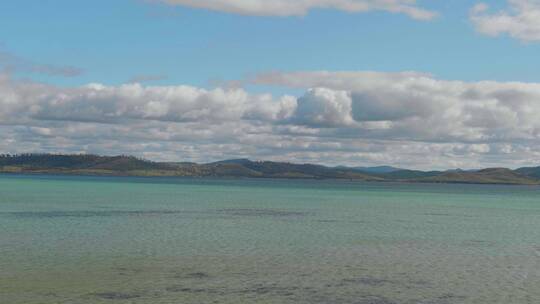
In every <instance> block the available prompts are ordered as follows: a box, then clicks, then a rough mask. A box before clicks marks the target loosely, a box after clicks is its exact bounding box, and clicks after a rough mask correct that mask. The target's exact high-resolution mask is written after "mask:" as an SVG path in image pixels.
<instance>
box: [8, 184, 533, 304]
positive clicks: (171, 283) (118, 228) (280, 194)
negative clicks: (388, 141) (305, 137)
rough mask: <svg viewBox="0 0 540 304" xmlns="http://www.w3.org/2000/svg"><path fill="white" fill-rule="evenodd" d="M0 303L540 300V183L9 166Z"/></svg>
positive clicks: (392, 303) (390, 303)
mask: <svg viewBox="0 0 540 304" xmlns="http://www.w3.org/2000/svg"><path fill="white" fill-rule="evenodd" d="M0 303H10V304H11V303H13V304H17V303H21V304H22V303H24V304H34V303H36V304H37V303H358V304H368V303H369V304H400V303H407V304H409V303H411V304H412V303H415V304H416V303H422V304H452V303H504V304H508V303H540V188H539V187H525V186H524V187H521V186H476V185H423V184H387V183H354V182H343V181H291V180H212V179H179V178H178V179H175V178H102V177H48V176H6V175H4V176H0Z"/></svg>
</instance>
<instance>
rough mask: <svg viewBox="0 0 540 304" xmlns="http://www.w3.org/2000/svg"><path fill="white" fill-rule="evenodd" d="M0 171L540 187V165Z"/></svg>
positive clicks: (114, 165)
mask: <svg viewBox="0 0 540 304" xmlns="http://www.w3.org/2000/svg"><path fill="white" fill-rule="evenodd" d="M0 173H19V174H66V175H103V176H147V177H152V176H155V177H158V176H162V177H175V176H176V177H224V178H225V177H226V178H231V177H232V178H289V179H338V180H340V179H341V180H357V181H379V182H411V183H412V182H423V183H463V184H508V185H540V167H528V168H519V169H516V170H511V169H507V168H488V169H481V170H471V171H463V170H449V171H419V170H407V169H400V168H394V167H389V166H380V167H343V166H340V167H328V166H322V165H316V164H294V163H286V162H273V161H251V160H249V159H234V160H224V161H219V162H213V163H206V164H197V163H190V162H154V161H149V160H145V159H140V158H136V157H133V156H125V155H121V156H99V155H88V154H73V155H65V154H17V155H9V154H4V155H0Z"/></svg>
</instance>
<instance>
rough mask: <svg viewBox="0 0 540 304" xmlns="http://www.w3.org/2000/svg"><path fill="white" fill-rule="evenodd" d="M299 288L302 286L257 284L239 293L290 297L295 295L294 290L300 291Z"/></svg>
mask: <svg viewBox="0 0 540 304" xmlns="http://www.w3.org/2000/svg"><path fill="white" fill-rule="evenodd" d="M299 289H300V287H297V286H290V287H282V286H276V285H264V284H255V285H253V286H251V287H249V288H246V289H242V290H240V291H239V292H238V293H242V294H257V295H266V294H273V295H278V296H285V297H288V296H293V295H294V292H295V291H298V290H299Z"/></svg>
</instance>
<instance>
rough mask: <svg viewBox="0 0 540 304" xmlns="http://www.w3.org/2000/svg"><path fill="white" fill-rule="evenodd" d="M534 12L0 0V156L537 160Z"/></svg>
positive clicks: (526, 3) (405, 3)
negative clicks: (86, 154)
mask: <svg viewBox="0 0 540 304" xmlns="http://www.w3.org/2000/svg"><path fill="white" fill-rule="evenodd" d="M538 54H540V0H500V1H499V0H494V1H484V2H481V1H475V0H468V1H465V0H453V1H442V0H418V1H414V0H275V1H266V0H115V1H110V0H94V1H71V0H40V1H37V0H32V1H30V0H18V1H1V2H0V153H29V152H34V153H36V152H39V153H95V154H102V155H118V154H129V155H135V156H138V157H143V158H147V159H151V160H156V161H195V162H210V161H215V160H222V159H230V158H250V159H254V160H275V161H289V162H297V163H305V162H310V163H320V164H326V165H348V166H373V165H393V166H398V167H406V168H415V169H449V168H465V169H467V168H484V167H503V166H504V167H511V168H516V167H521V166H537V165H540V119H538V117H540V73H539V72H538V71H540V60H539V59H538V58H539V56H538Z"/></svg>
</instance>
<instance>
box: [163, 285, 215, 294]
mask: <svg viewBox="0 0 540 304" xmlns="http://www.w3.org/2000/svg"><path fill="white" fill-rule="evenodd" d="M165 290H166V291H168V292H175V293H176V292H184V293H204V294H215V293H217V291H216V290H215V289H207V288H190V287H185V286H181V285H172V286H169V287H166V288H165Z"/></svg>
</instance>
